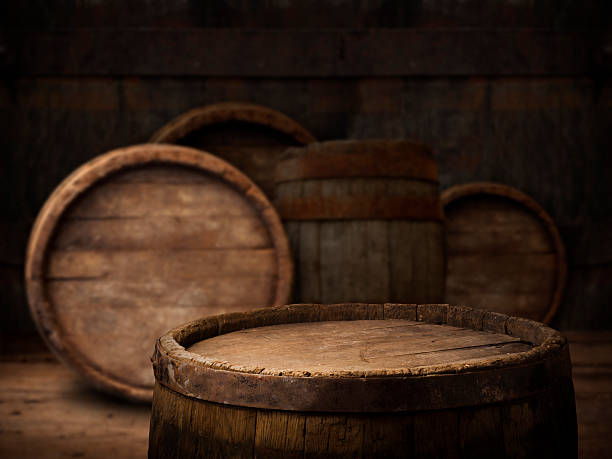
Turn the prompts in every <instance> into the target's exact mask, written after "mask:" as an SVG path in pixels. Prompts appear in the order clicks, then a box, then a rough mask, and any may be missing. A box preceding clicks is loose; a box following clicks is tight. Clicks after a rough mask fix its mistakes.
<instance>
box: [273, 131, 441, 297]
mask: <svg viewBox="0 0 612 459" xmlns="http://www.w3.org/2000/svg"><path fill="white" fill-rule="evenodd" d="M325 160H328V161H329V162H330V164H331V167H330V168H329V169H327V168H324V167H322V164H323V162H324V161H325ZM276 177H277V185H276V199H275V201H274V203H275V206H276V207H277V209H278V210H279V214H280V215H281V218H283V220H284V224H285V228H286V230H287V234H288V236H289V240H290V243H291V250H292V253H293V258H294V260H295V265H296V284H295V288H294V291H295V294H294V299H295V301H297V302H326V303H338V302H344V301H364V302H365V301H370V302H382V301H397V302H437V301H440V300H441V299H442V297H443V288H444V279H443V276H444V272H443V271H444V248H443V234H442V230H443V226H442V223H441V219H442V213H441V208H440V203H439V195H438V184H437V166H436V163H435V160H434V158H433V156H432V155H431V152H430V150H429V149H428V148H427V147H425V146H423V145H419V144H415V143H412V142H408V141H373V140H372V141H331V142H322V143H314V144H310V145H309V146H307V147H304V148H296V149H291V150H289V151H288V153H287V156H286V157H284V158H283V159H282V160H281V161H279V164H278V168H277V174H276Z"/></svg>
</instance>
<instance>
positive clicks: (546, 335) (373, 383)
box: [152, 303, 570, 412]
mask: <svg viewBox="0 0 612 459" xmlns="http://www.w3.org/2000/svg"><path fill="white" fill-rule="evenodd" d="M152 360H153V365H154V369H155V376H156V380H157V382H158V383H159V384H162V385H165V386H167V387H169V388H171V389H172V390H175V391H177V392H179V393H182V394H184V395H186V396H189V397H194V398H200V399H203V400H208V401H213V402H217V403H228V404H232V405H237V406H249V407H256V408H268V409H282V410H305V411H359V412H361V411H404V410H424V409H443V408H450V407H457V406H471V405H478V404H483V403H497V402H500V401H504V400H510V399H516V398H521V397H525V396H528V395H530V394H533V393H535V392H537V391H542V390H545V389H546V387H548V386H549V385H550V384H554V383H555V381H557V380H559V378H565V377H568V375H569V371H570V370H569V356H568V353H567V346H566V341H565V339H564V338H563V337H562V336H561V335H560V334H559V333H558V332H556V331H554V330H552V329H550V328H548V327H546V326H545V325H543V324H540V323H538V322H533V321H530V320H527V319H522V318H516V317H508V316H506V315H503V314H499V313H494V312H487V311H482V310H476V309H471V308H467V307H462V306H449V305H439V304H435V305H415V304H363V303H362V304H359V303H352V304H333V305H322V304H321V305H319V304H301V305H288V306H280V307H275V308H267V309H261V310H255V311H249V312H245V313H235V314H223V315H219V316H213V317H208V318H204V319H202V320H199V321H196V322H192V323H189V324H186V325H184V326H182V327H179V328H176V329H174V330H171V331H170V332H168V333H167V334H166V335H164V336H162V337H161V338H159V340H158V341H157V344H156V348H155V353H154V355H153V359H152Z"/></svg>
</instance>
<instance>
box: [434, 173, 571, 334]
mask: <svg viewBox="0 0 612 459" xmlns="http://www.w3.org/2000/svg"><path fill="white" fill-rule="evenodd" d="M442 202H443V205H444V213H445V216H446V249H447V270H446V297H445V298H446V301H448V302H450V303H456V304H470V305H474V306H476V307H480V308H484V309H489V310H492V311H497V312H501V313H504V314H510V315H516V316H521V317H526V318H529V319H533V320H541V321H543V322H546V323H549V322H550V321H551V319H552V318H553V316H554V314H555V312H556V311H557V308H558V307H559V303H560V302H561V295H562V293H563V287H564V284H565V278H566V273H567V265H566V261H565V248H564V246H563V242H562V240H561V236H560V235H559V231H558V230H557V227H556V225H555V224H554V222H553V220H552V218H551V217H550V216H549V215H548V213H546V211H545V210H544V209H542V207H541V206H540V205H539V204H537V203H536V202H535V201H534V200H533V199H531V198H530V197H529V196H527V195H525V194H524V193H522V192H521V191H519V190H517V189H515V188H512V187H509V186H506V185H502V184H498V183H487V182H483V183H468V184H464V185H458V186H455V187H452V188H449V189H447V190H445V191H444V192H443V193H442Z"/></svg>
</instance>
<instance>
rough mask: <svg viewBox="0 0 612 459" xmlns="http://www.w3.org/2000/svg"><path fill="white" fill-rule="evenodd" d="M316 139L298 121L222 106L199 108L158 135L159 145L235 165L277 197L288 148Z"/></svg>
mask: <svg viewBox="0 0 612 459" xmlns="http://www.w3.org/2000/svg"><path fill="white" fill-rule="evenodd" d="M314 141H315V139H314V137H313V136H312V134H311V133H310V132H308V131H307V130H306V129H305V128H304V127H303V126H301V125H300V124H299V123H298V122H297V121H295V120H293V119H291V118H289V117H288V116H286V115H284V114H282V113H280V112H278V111H276V110H272V109H271V108H267V107H262V106H260V105H254V104H245V103H238V102H222V103H218V104H211V105H206V106H204V107H198V108H194V109H193V110H190V111H188V112H186V113H183V114H182V115H180V116H178V117H177V118H175V119H174V120H172V121H170V122H169V123H168V124H166V125H165V126H163V127H162V128H161V129H159V130H158V131H157V132H156V133H155V134H154V135H153V137H152V138H151V142H154V143H160V142H161V143H176V144H180V145H185V146H190V147H195V148H198V149H201V150H206V151H209V152H211V153H213V154H215V155H217V156H219V157H220V158H223V159H225V160H226V161H228V162H230V163H231V164H233V165H234V166H236V167H237V168H238V169H240V170H241V171H242V172H244V173H245V174H246V175H248V176H249V177H250V178H251V180H253V181H254V182H255V183H256V184H257V185H259V186H260V187H261V188H262V190H263V191H264V192H265V193H266V194H267V195H268V196H272V193H273V191H274V168H275V166H276V162H277V160H278V158H279V157H280V155H281V154H282V153H283V151H284V150H285V149H286V148H287V147H292V146H299V145H305V144H307V143H310V142H314Z"/></svg>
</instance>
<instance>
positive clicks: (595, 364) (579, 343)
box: [0, 331, 612, 459]
mask: <svg viewBox="0 0 612 459" xmlns="http://www.w3.org/2000/svg"><path fill="white" fill-rule="evenodd" d="M566 335H567V336H568V338H569V340H570V343H571V353H572V361H573V369H574V384H575V389H576V409H577V412H578V423H579V426H578V433H579V441H580V444H579V447H580V457H581V458H585V459H586V458H603V457H610V450H611V447H612V331H610V332H571V333H566ZM4 351H5V354H3V355H0V458H18V459H26V458H71V457H83V458H111V459H121V458H144V457H146V453H147V439H148V430H149V413H150V408H149V407H148V406H146V405H134V404H128V403H125V402H123V401H122V400H118V399H114V398H111V397H108V396H105V395H102V394H100V393H98V392H96V391H94V390H91V389H88V388H86V387H84V386H83V385H82V384H81V383H80V382H79V380H78V378H77V377H76V376H74V375H73V374H72V373H71V372H70V371H69V370H67V369H66V368H65V367H64V366H63V365H61V364H60V363H58V362H57V361H56V360H55V358H54V357H53V356H51V355H50V354H48V353H46V352H44V351H43V350H42V349H40V348H35V349H30V350H29V352H26V353H20V354H15V353H6V351H7V350H6V349H4Z"/></svg>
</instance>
